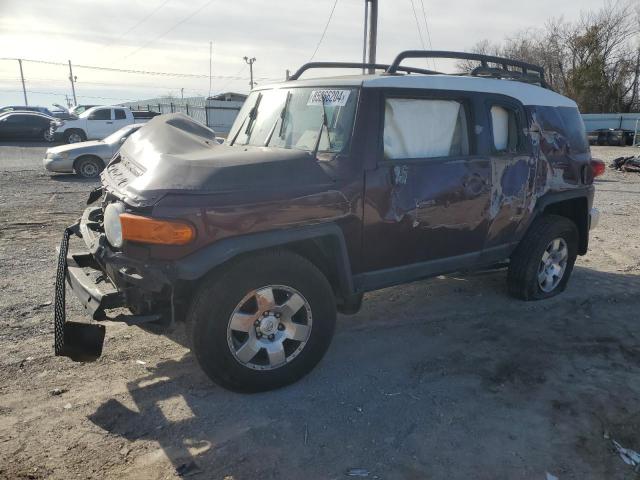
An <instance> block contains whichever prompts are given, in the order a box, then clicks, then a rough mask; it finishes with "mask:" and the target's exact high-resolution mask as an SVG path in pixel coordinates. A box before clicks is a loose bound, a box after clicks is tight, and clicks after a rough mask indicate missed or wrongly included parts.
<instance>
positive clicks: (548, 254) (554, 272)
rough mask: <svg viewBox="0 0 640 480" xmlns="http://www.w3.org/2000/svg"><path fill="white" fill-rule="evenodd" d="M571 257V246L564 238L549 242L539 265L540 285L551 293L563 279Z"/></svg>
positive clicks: (543, 289) (544, 290) (546, 291)
mask: <svg viewBox="0 0 640 480" xmlns="http://www.w3.org/2000/svg"><path fill="white" fill-rule="evenodd" d="M568 259H569V248H568V247H567V242H565V241H564V239H563V238H555V239H553V240H551V242H549V244H548V245H547V248H546V249H545V250H544V253H543V254H542V259H541V260H540V265H539V266H538V286H539V287H540V289H541V290H542V291H543V292H545V293H549V292H551V291H553V289H555V288H556V287H557V286H558V284H559V283H560V282H561V281H562V277H563V276H564V272H565V270H566V268H567V260H568Z"/></svg>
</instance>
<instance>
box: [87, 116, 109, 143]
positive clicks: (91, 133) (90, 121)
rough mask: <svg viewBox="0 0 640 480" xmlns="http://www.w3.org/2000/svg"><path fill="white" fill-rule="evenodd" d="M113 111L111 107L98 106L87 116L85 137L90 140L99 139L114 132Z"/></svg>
mask: <svg viewBox="0 0 640 480" xmlns="http://www.w3.org/2000/svg"><path fill="white" fill-rule="evenodd" d="M112 115H113V112H112V109H111V108H98V109H97V110H94V111H93V112H91V113H90V114H89V116H88V117H87V137H88V139H90V140H101V139H103V138H104V137H106V136H107V135H110V134H111V133H113V132H114V129H113V117H112Z"/></svg>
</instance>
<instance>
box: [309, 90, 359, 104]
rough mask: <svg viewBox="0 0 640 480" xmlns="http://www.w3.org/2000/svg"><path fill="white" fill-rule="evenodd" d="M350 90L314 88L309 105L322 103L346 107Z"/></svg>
mask: <svg viewBox="0 0 640 480" xmlns="http://www.w3.org/2000/svg"><path fill="white" fill-rule="evenodd" d="M350 93H351V92H350V91H349V90H312V91H311V95H309V101H308V102H307V105H322V103H323V99H324V105H325V107H344V106H345V105H346V104H347V100H348V99H349V94H350Z"/></svg>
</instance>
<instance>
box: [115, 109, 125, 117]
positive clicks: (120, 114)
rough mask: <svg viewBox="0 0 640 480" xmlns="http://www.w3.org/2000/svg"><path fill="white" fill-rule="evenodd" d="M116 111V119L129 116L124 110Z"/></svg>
mask: <svg viewBox="0 0 640 480" xmlns="http://www.w3.org/2000/svg"><path fill="white" fill-rule="evenodd" d="M114 112H116V120H125V119H126V118H127V115H126V114H125V113H124V110H121V109H116V110H114Z"/></svg>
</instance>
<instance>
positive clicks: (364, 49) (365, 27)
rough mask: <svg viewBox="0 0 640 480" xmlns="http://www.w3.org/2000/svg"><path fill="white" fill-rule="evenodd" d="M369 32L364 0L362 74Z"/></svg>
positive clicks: (367, 12) (365, 60) (367, 0)
mask: <svg viewBox="0 0 640 480" xmlns="http://www.w3.org/2000/svg"><path fill="white" fill-rule="evenodd" d="M368 33H369V0H364V36H363V37H362V38H363V40H362V74H363V75H364V74H365V69H364V64H365V63H367V34H368Z"/></svg>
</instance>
